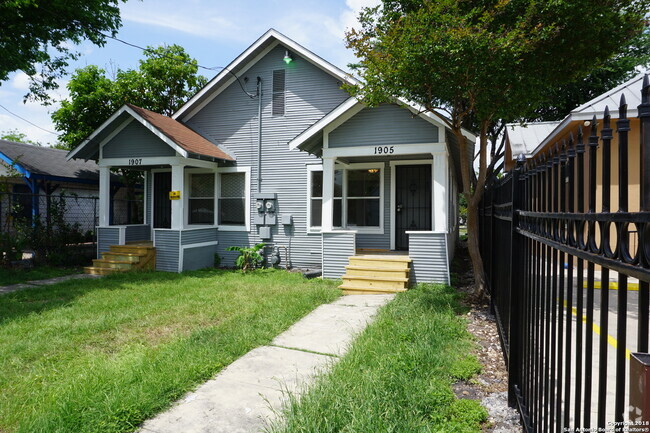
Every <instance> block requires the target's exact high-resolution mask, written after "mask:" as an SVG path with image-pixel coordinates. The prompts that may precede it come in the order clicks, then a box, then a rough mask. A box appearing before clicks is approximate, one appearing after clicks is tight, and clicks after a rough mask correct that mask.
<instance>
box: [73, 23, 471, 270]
mask: <svg viewBox="0 0 650 433" xmlns="http://www.w3.org/2000/svg"><path fill="white" fill-rule="evenodd" d="M238 81H239V82H238ZM354 82H355V80H354V79H353V78H352V77H350V76H349V75H347V74H345V73H344V72H343V71H341V70H340V69H338V68H336V67H335V66H333V65H331V64H330V63H328V62H326V61H324V60H323V59H321V58H320V57H318V56H316V55H315V54H313V53H312V52H310V51H308V50H307V49H305V48H304V47H302V46H300V45H299V44H297V43H296V42H294V41H292V40H290V39H289V38H287V37H285V36H283V35H281V34H280V33H278V32H276V31H275V30H269V31H268V32H267V33H265V34H264V35H263V36H262V37H261V38H260V39H258V40H257V41H256V42H255V43H254V44H253V45H251V46H250V47H249V48H248V49H247V50H246V51H244V52H243V53H242V54H241V55H240V56H239V57H237V58H236V59H235V60H234V61H233V62H232V63H231V64H230V65H228V67H227V68H226V69H224V70H223V71H222V72H221V73H220V74H218V75H217V76H216V77H215V78H214V79H213V80H212V81H210V83H208V85H207V86H206V87H205V88H203V89H202V90H201V91H199V92H198V93H197V94H196V95H195V96H194V97H193V98H192V99H190V100H189V101H188V102H187V103H186V104H185V105H184V106H183V107H182V108H181V109H180V110H178V112H176V113H175V114H174V115H173V116H172V118H169V117H165V116H162V115H160V114H156V113H153V112H151V111H148V110H144V109H142V108H139V107H136V106H133V105H128V104H127V105H125V106H123V107H122V108H120V109H119V110H118V111H117V112H116V113H115V114H114V115H113V116H111V118H110V119H108V120H107V121H106V122H105V123H104V124H103V125H102V126H100V127H99V128H98V129H97V130H96V131H95V132H94V133H93V134H91V135H90V137H89V139H88V140H86V141H85V142H84V143H83V144H81V145H80V146H79V147H77V148H76V149H75V150H73V151H72V152H71V153H70V154H69V156H68V157H69V158H84V159H94V160H97V161H98V165H99V167H100V217H99V227H98V243H99V247H98V248H99V251H100V252H105V251H107V250H108V249H109V247H110V246H111V245H116V244H123V243H127V242H129V241H141V240H150V241H153V244H154V246H155V248H156V268H157V269H159V270H165V271H173V272H179V271H183V270H188V269H197V268H202V267H207V266H212V265H213V259H214V254H219V255H220V256H221V258H222V263H224V264H228V263H232V262H233V261H234V257H235V253H232V252H227V251H226V248H227V247H229V246H233V245H237V246H249V245H253V244H256V243H259V242H265V243H267V244H268V245H269V251H270V249H271V248H273V247H286V248H287V249H288V255H289V261H290V262H291V264H292V265H293V266H297V267H322V269H323V274H324V276H325V277H327V278H339V277H341V276H342V275H343V274H344V273H345V272H346V269H345V267H346V265H347V264H348V259H349V257H350V256H355V254H358V253H360V252H364V253H368V252H374V253H386V252H390V251H404V252H406V251H408V257H410V259H411V261H412V263H411V266H412V270H411V271H412V272H411V280H416V281H442V282H448V281H449V263H450V261H451V258H452V256H453V251H454V244H455V242H456V236H457V206H456V197H457V179H460V175H459V173H460V167H459V151H458V147H457V146H456V145H455V144H454V141H453V137H452V134H451V133H450V131H449V130H448V129H447V128H446V127H445V124H444V122H443V120H442V119H441V118H440V117H438V115H436V114H432V113H421V112H420V110H419V109H418V107H413V106H410V105H408V104H406V103H404V102H401V101H397V100H396V101H395V103H393V104H385V105H382V106H379V107H377V108H367V107H365V106H364V105H363V104H361V103H360V102H359V101H358V100H356V99H355V98H353V97H350V95H349V94H348V93H347V92H346V91H345V90H343V89H342V88H341V87H342V85H343V84H345V83H354ZM258 88H259V89H261V98H259V97H258V96H257V95H258ZM258 112H260V113H261V118H260V117H259V116H258ZM467 136H468V138H469V139H470V141H471V142H474V141H475V137H474V136H473V135H472V134H470V133H467ZM470 152H473V149H470ZM114 167H128V168H131V169H139V170H142V171H143V173H144V176H145V191H146V200H145V221H144V224H143V225H122V226H114V225H111V224H110V222H109V218H108V208H109V207H110V206H109V205H110V197H109V195H108V194H107V192H106V191H108V189H109V184H110V180H109V170H110V168H114ZM267 252H268V251H267ZM281 256H282V260H283V261H284V259H285V254H284V251H283V252H282V255H281ZM402 257H404V256H402ZM377 263H379V262H377ZM282 264H283V265H284V263H282ZM379 267H381V266H379Z"/></svg>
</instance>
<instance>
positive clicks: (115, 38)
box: [98, 32, 256, 99]
mask: <svg viewBox="0 0 650 433" xmlns="http://www.w3.org/2000/svg"><path fill="white" fill-rule="evenodd" d="M98 33H99V34H101V35H102V36H104V37H105V38H109V39H113V40H114V41H117V42H120V43H122V44H124V45H127V46H129V47H133V48H137V49H139V50H142V51H143V52H152V51H153V50H152V49H151V48H145V47H141V46H140V45H136V44H134V43H131V42H127V41H125V40H123V39H120V38H118V37H117V36H111V35H108V34H106V33H103V32H98ZM158 57H166V58H168V59H171V60H175V61H180V62H182V63H185V64H186V65H191V66H194V64H192V63H191V62H186V61H184V60H180V59H178V58H176V57H172V56H168V55H164V54H163V55H160V56H158ZM196 66H197V67H198V68H200V69H205V70H206V71H219V70H224V71H226V72H229V73H230V74H232V76H233V77H235V79H236V80H237V83H238V84H239V87H241V90H242V92H244V93H245V94H246V96H248V97H249V98H251V99H253V98H255V96H256V95H255V94H252V93H250V92H249V91H248V90H246V88H245V87H244V84H243V83H242V82H241V80H240V79H239V77H238V76H237V74H235V73H234V72H233V71H231V70H230V69H228V68H226V67H225V66H214V67H212V68H209V67H207V66H203V65H201V64H199V63H196Z"/></svg>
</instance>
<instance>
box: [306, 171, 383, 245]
mask: <svg viewBox="0 0 650 433" xmlns="http://www.w3.org/2000/svg"><path fill="white" fill-rule="evenodd" d="M375 168H376V169H379V226H378V227H371V226H353V227H349V226H348V218H347V217H348V171H349V170H369V169H375ZM386 169H387V168H386V164H384V163H383V162H370V163H353V164H340V163H336V164H335V165H334V170H335V171H336V170H342V171H343V185H342V186H343V196H342V197H341V213H342V215H341V223H342V224H343V227H340V228H339V227H336V228H334V230H354V231H355V232H357V233H364V234H378V235H383V234H384V213H385V209H384V203H385V202H384V200H385V190H384V189H385V187H384V181H385V178H386ZM314 171H323V166H322V165H308V166H307V233H308V234H309V233H321V230H322V228H321V227H312V226H310V223H311V198H312V197H311V173H312V172H314ZM332 200H334V197H332Z"/></svg>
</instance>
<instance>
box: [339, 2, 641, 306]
mask: <svg viewBox="0 0 650 433" xmlns="http://www.w3.org/2000/svg"><path fill="white" fill-rule="evenodd" d="M382 3H383V4H382V5H381V6H378V7H375V8H366V9H364V10H363V11H362V13H361V15H360V23H361V29H359V30H354V29H353V30H351V31H349V32H348V33H347V35H346V38H347V42H348V47H350V48H352V49H353V50H354V52H355V54H356V55H357V57H358V58H360V59H361V61H360V63H359V65H358V72H359V75H360V76H361V78H362V81H363V82H364V84H363V86H357V87H355V88H353V89H352V91H353V92H356V94H357V95H359V96H360V97H362V98H363V100H364V101H365V102H366V103H368V104H369V105H376V104H378V103H381V102H385V101H387V100H389V98H390V96H399V97H402V98H404V99H406V100H409V101H414V102H416V103H418V104H420V105H421V106H422V107H423V109H424V110H426V111H430V112H434V111H436V112H445V113H446V114H447V116H448V118H447V119H445V120H444V122H445V123H446V126H447V127H448V128H449V129H450V130H451V132H452V133H453V134H454V136H455V137H456V140H457V142H458V145H459V147H460V165H461V174H462V176H461V177H462V193H463V195H464V196H465V198H466V199H467V205H468V215H467V217H468V220H467V231H468V249H469V253H470V256H471V258H472V265H473V272H474V278H475V282H476V294H480V295H482V294H484V289H485V276H484V272H483V261H482V258H481V255H480V251H479V244H478V206H479V203H480V201H481V198H482V196H483V190H484V187H485V183H486V177H487V172H488V164H487V153H488V140H489V133H490V130H491V128H492V127H493V126H494V125H495V123H496V122H497V121H499V120H501V119H517V118H522V117H526V116H527V115H532V114H533V111H534V109H535V108H536V107H538V106H539V105H541V104H542V103H543V102H545V101H547V99H548V93H549V89H552V88H556V87H558V86H561V85H564V84H567V83H570V82H574V81H576V80H580V79H582V78H584V77H585V76H586V75H587V74H588V73H589V72H590V71H591V70H593V69H594V68H597V67H598V66H601V65H603V64H604V63H605V62H606V61H607V60H608V59H610V58H611V57H612V56H614V55H615V54H616V53H618V52H619V51H621V49H622V47H625V46H626V45H627V42H628V41H629V40H630V39H631V38H634V37H637V35H638V34H639V33H640V32H642V29H643V25H644V14H645V13H646V12H647V10H648V7H649V6H650V1H649V0H604V1H602V2H598V4H594V3H593V2H592V1H591V0H557V1H553V2H544V1H536V0H511V1H502V0H466V1H458V0H437V1H433V0H383V2H382ZM389 95H390V96H389ZM472 125H474V126H475V127H476V129H477V130H478V136H479V140H478V143H477V145H478V151H479V152H478V153H479V169H478V173H476V174H475V173H474V172H473V168H472V164H471V162H472V161H471V160H470V159H471V158H470V156H469V155H468V151H469V146H470V143H468V142H467V139H466V138H465V136H464V135H463V134H462V127H464V126H472ZM493 162H494V161H493Z"/></svg>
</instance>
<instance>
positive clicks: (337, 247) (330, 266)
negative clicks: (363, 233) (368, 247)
mask: <svg viewBox="0 0 650 433" xmlns="http://www.w3.org/2000/svg"><path fill="white" fill-rule="evenodd" d="M355 237H356V234H354V233H323V277H324V278H341V277H342V276H343V274H345V267H346V266H347V265H348V263H349V259H350V257H351V256H353V255H354V254H355V251H356V245H355Z"/></svg>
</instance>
